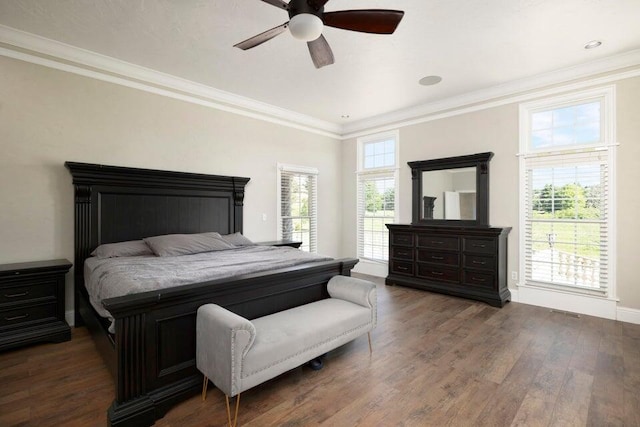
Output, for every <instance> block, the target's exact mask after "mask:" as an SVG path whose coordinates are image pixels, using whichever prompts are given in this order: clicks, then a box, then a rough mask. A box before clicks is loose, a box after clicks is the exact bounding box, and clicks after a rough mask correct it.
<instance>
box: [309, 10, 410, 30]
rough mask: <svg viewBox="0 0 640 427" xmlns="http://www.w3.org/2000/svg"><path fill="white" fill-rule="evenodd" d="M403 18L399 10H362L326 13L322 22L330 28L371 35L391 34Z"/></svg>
mask: <svg viewBox="0 0 640 427" xmlns="http://www.w3.org/2000/svg"><path fill="white" fill-rule="evenodd" d="M403 16H404V12H403V11H401V10H386V9H363V10H341V11H338V12H327V13H325V14H324V15H322V21H323V22H324V24H325V25H328V26H330V27H336V28H341V29H343V30H351V31H360V32H362V33H372V34H392V33H393V32H394V31H395V30H396V28H397V27H398V24H399V23H400V20H401V19H402V17H403Z"/></svg>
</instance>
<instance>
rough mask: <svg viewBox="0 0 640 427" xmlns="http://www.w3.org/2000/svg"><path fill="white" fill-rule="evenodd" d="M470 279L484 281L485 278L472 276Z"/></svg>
mask: <svg viewBox="0 0 640 427" xmlns="http://www.w3.org/2000/svg"><path fill="white" fill-rule="evenodd" d="M471 280H475V281H476V282H486V281H487V279H483V278H482V277H472V278H471Z"/></svg>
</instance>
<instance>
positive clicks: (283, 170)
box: [278, 165, 318, 252]
mask: <svg viewBox="0 0 640 427" xmlns="http://www.w3.org/2000/svg"><path fill="white" fill-rule="evenodd" d="M278 182H279V192H280V203H279V208H280V209H279V229H280V230H279V231H280V232H279V235H280V238H282V239H287V240H296V241H301V242H302V245H301V246H300V249H302V250H304V251H307V252H317V229H318V225H317V223H318V211H317V205H318V200H317V199H318V195H317V193H318V191H317V187H318V172H317V170H315V169H312V168H304V167H296V166H287V165H279V167H278Z"/></svg>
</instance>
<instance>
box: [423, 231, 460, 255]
mask: <svg viewBox="0 0 640 427" xmlns="http://www.w3.org/2000/svg"><path fill="white" fill-rule="evenodd" d="M418 247H419V248H432V249H444V250H451V251H457V250H459V249H460V243H459V239H458V238H457V237H445V236H433V235H428V234H418Z"/></svg>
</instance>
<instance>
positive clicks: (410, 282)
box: [386, 224, 511, 307]
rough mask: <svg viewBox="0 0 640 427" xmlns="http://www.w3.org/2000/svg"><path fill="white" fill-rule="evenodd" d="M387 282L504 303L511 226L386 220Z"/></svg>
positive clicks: (506, 290)
mask: <svg viewBox="0 0 640 427" xmlns="http://www.w3.org/2000/svg"><path fill="white" fill-rule="evenodd" d="M387 228H388V229H389V275H388V276H387V279H386V283H387V284H388V285H403V286H410V287H414V288H418V289H425V290H428V291H433V292H441V293H445V294H449V295H455V296H459V297H465V298H471V299H475V300H479V301H484V302H486V303H488V304H490V305H492V306H495V307H502V306H503V305H504V304H505V303H506V302H507V301H510V300H511V293H510V292H509V288H508V287H507V236H508V234H509V232H510V231H511V228H510V227H505V228H496V227H456V226H423V225H418V226H413V225H400V224H387Z"/></svg>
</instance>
